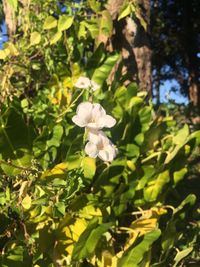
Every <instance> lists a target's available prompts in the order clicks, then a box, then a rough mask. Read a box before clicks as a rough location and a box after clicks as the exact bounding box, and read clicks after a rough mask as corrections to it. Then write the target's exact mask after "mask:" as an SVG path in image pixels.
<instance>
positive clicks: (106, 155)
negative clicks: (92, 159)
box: [98, 150, 109, 161]
mask: <svg viewBox="0 0 200 267" xmlns="http://www.w3.org/2000/svg"><path fill="white" fill-rule="evenodd" d="M98 157H99V158H100V159H102V160H103V161H109V153H108V152H107V151H106V150H100V151H99V154H98Z"/></svg>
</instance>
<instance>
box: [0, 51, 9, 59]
mask: <svg viewBox="0 0 200 267" xmlns="http://www.w3.org/2000/svg"><path fill="white" fill-rule="evenodd" d="M9 54H10V51H9V49H7V48H6V49H3V50H0V59H6V58H7V56H8V55H9Z"/></svg>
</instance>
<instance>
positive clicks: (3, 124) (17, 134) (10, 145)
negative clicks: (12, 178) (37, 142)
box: [0, 108, 35, 175]
mask: <svg viewBox="0 0 200 267" xmlns="http://www.w3.org/2000/svg"><path fill="white" fill-rule="evenodd" d="M34 137H35V134H34V129H33V127H31V126H29V127H27V125H26V124H25V122H24V120H23V118H22V116H21V115H20V114H19V113H18V110H17V109H15V108H10V109H8V110H7V111H6V112H4V114H3V116H1V117H0V157H1V158H2V159H4V160H7V159H10V160H11V161H12V163H13V164H14V165H17V166H20V167H26V166H27V167H28V166H30V164H31V154H30V151H31V147H32V141H33V139H34ZM1 168H2V169H3V170H4V171H5V172H7V173H8V174H13V175H14V174H17V173H20V172H21V170H19V169H17V168H15V167H13V166H11V165H9V164H2V165H1Z"/></svg>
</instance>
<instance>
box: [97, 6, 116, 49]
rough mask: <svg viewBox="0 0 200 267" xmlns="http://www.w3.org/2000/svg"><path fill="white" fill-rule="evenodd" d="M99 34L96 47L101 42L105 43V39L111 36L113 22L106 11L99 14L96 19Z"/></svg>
mask: <svg viewBox="0 0 200 267" xmlns="http://www.w3.org/2000/svg"><path fill="white" fill-rule="evenodd" d="M98 25H99V34H98V38H97V42H96V45H97V46H98V45H99V44H100V43H101V42H103V43H105V42H107V38H108V37H109V36H111V35H112V30H113V21H112V17H111V15H110V13H109V12H108V11H107V10H103V11H102V12H101V16H100V17H99V19H98Z"/></svg>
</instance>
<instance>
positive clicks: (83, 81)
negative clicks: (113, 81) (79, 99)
mask: <svg viewBox="0 0 200 267" xmlns="http://www.w3.org/2000/svg"><path fill="white" fill-rule="evenodd" d="M75 87H77V88H80V89H86V88H90V89H92V91H96V90H98V89H99V88H100V86H99V85H98V84H97V83H95V82H94V81H92V80H90V79H89V78H87V77H79V78H78V80H77V81H76V83H75Z"/></svg>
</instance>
